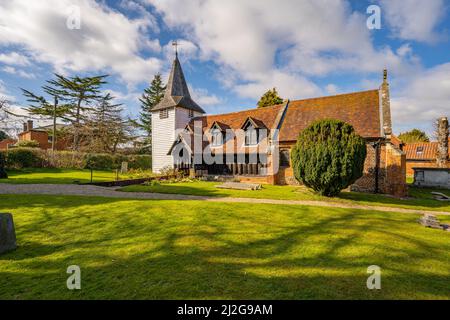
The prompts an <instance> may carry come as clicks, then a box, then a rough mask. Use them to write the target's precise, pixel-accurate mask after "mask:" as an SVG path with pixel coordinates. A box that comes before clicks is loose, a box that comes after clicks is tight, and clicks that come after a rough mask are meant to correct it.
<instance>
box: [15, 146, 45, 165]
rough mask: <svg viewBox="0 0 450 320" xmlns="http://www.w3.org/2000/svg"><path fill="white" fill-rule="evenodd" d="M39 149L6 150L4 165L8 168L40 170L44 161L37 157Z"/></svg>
mask: <svg viewBox="0 0 450 320" xmlns="http://www.w3.org/2000/svg"><path fill="white" fill-rule="evenodd" d="M39 151H40V150H39V149H34V148H30V149H25V148H20V149H11V150H8V154H7V161H6V164H7V166H8V167H9V168H15V169H22V168H41V167H42V166H43V162H44V160H43V159H42V158H41V157H40V156H39Z"/></svg>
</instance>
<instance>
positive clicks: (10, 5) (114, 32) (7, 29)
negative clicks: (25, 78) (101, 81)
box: [0, 0, 162, 84]
mask: <svg viewBox="0 0 450 320" xmlns="http://www.w3.org/2000/svg"><path fill="white" fill-rule="evenodd" d="M73 5H76V6H79V8H80V13H81V15H80V16H81V29H79V30H77V29H74V30H71V29H68V28H67V26H66V22H67V18H68V8H70V7H71V6H73ZM153 24H154V21H153V20H152V19H150V18H149V14H147V15H144V16H141V17H140V18H136V19H132V20H131V19H128V18H127V17H125V16H124V15H123V14H121V13H119V12H117V11H114V10H112V9H110V8H108V7H107V6H106V5H104V4H102V3H97V2H95V1H93V0H47V1H27V0H16V1H2V2H1V3H0V33H1V35H2V36H1V38H0V45H5V46H7V45H19V46H21V47H22V48H24V49H26V50H27V52H29V54H30V57H32V58H33V59H34V60H36V61H37V62H44V63H49V64H51V65H53V66H54V68H55V70H56V71H58V72H62V73H66V72H80V71H99V70H102V71H103V70H104V71H106V72H112V73H115V74H118V75H119V76H120V77H121V78H122V79H123V80H124V81H125V82H127V83H131V84H135V83H138V82H141V81H144V80H148V79H149V78H151V76H152V75H153V74H154V73H156V72H157V71H158V70H159V69H160V68H161V64H162V63H161V61H160V60H159V59H157V58H152V57H150V58H143V57H141V56H140V52H141V51H142V50H144V49H145V50H153V51H158V52H159V51H160V49H161V48H160V45H159V41H158V40H156V39H153V40H149V39H148V35H147V34H146V32H147V31H148V30H149V29H151V27H152V26H153Z"/></svg>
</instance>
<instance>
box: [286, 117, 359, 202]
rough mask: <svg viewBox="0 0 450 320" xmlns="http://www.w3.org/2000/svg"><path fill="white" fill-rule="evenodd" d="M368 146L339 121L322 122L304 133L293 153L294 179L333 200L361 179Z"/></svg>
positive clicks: (318, 122)
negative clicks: (333, 197)
mask: <svg viewBox="0 0 450 320" xmlns="http://www.w3.org/2000/svg"><path fill="white" fill-rule="evenodd" d="M366 153H367V150H366V143H365V141H364V139H363V138H362V137H361V136H359V135H357V134H356V133H355V130H354V128H353V127H352V126H351V125H349V124H347V123H345V122H343V121H339V120H321V121H317V122H314V123H312V124H311V125H310V126H309V127H307V128H306V129H305V130H303V131H302V132H301V133H300V135H299V137H298V140H297V143H296V145H295V147H294V148H293V149H292V152H291V159H292V167H293V170H294V176H295V178H296V179H297V180H299V181H300V182H302V183H303V184H304V185H306V186H307V187H309V188H311V189H313V190H314V191H316V192H318V193H320V194H321V195H324V196H328V197H332V196H336V195H338V194H339V192H340V191H341V190H343V189H345V188H347V187H348V186H350V185H351V184H353V183H354V182H355V181H356V180H357V179H359V178H360V177H362V175H363V170H364V161H365V159H366Z"/></svg>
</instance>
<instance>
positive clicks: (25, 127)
mask: <svg viewBox="0 0 450 320" xmlns="http://www.w3.org/2000/svg"><path fill="white" fill-rule="evenodd" d="M27 129H28V127H27V123H26V122H24V123H23V132H26V131H27Z"/></svg>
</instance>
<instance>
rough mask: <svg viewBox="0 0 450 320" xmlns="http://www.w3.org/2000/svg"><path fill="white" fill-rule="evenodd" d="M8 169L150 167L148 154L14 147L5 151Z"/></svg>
mask: <svg viewBox="0 0 450 320" xmlns="http://www.w3.org/2000/svg"><path fill="white" fill-rule="evenodd" d="M5 156H6V167H7V168H8V169H22V168H58V169H85V168H90V167H91V166H92V168H93V169H95V170H111V169H118V168H120V167H121V163H122V162H128V168H130V169H142V170H148V169H151V167H152V159H151V156H150V155H122V154H115V155H112V154H99V153H82V152H73V151H54V152H52V151H51V150H43V149H38V148H14V149H10V150H8V151H7V152H6V153H5Z"/></svg>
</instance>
